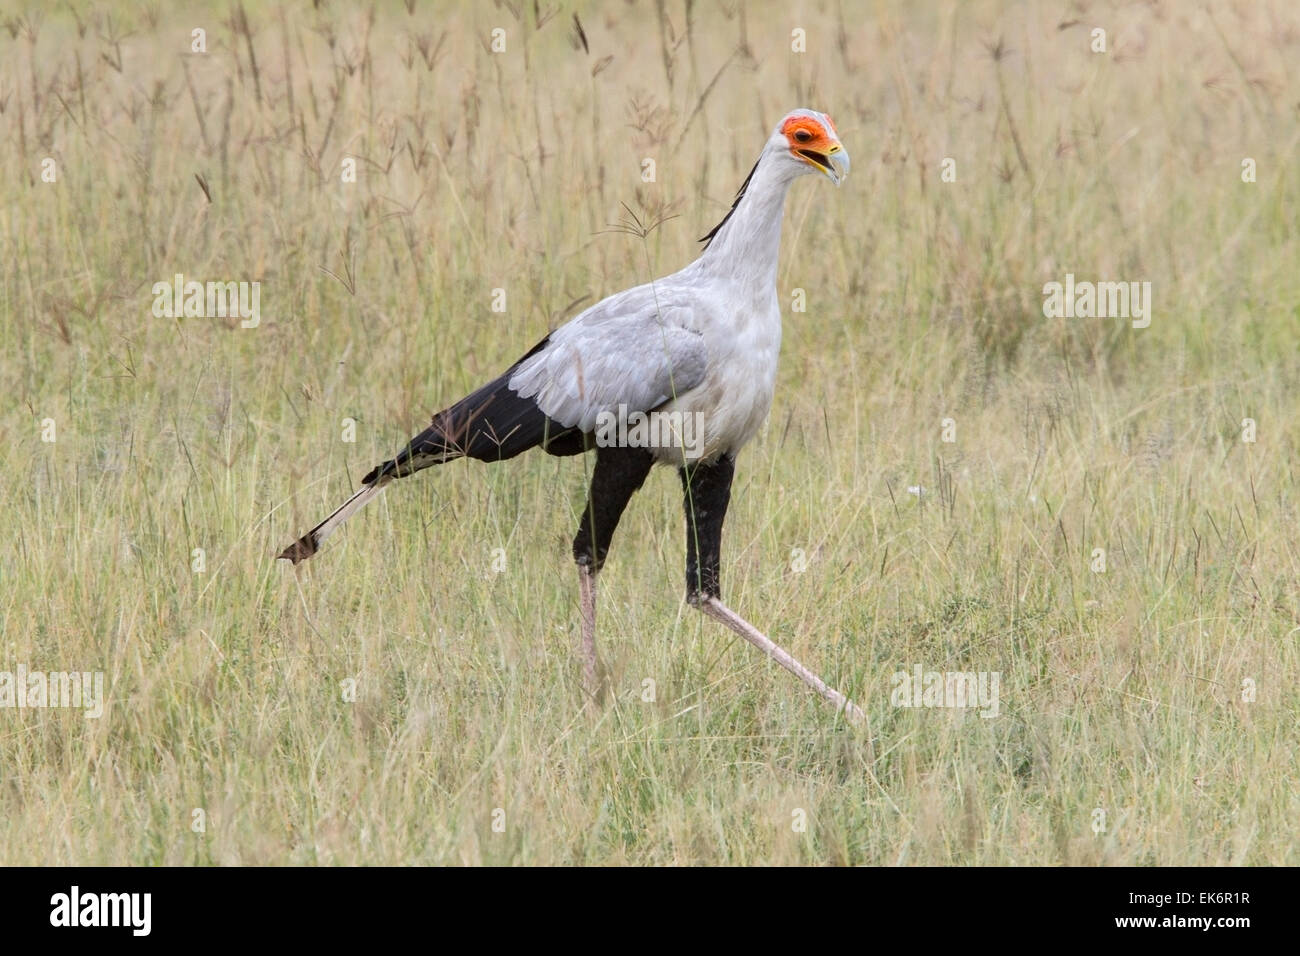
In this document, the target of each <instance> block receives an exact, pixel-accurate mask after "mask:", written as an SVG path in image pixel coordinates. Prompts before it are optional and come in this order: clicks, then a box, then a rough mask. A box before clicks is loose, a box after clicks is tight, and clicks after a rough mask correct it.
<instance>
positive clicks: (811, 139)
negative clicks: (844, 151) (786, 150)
mask: <svg viewBox="0 0 1300 956" xmlns="http://www.w3.org/2000/svg"><path fill="white" fill-rule="evenodd" d="M826 120H827V122H828V123H829V124H830V127H831V128H830V131H829V132H828V131H827V130H826V127H824V126H823V125H822V124H821V123H820V122H819V121H818V120H816V119H814V118H813V117H811V116H792V117H791V118H790V119H788V120H786V121H785V124H784V125H783V126H782V127H781V132H782V133H783V134H784V135H785V138H786V140H787V141H788V142H789V143H790V152H792V153H794V154H795V155H796V156H798V157H800V158H801V159H802V160H803V161H804V162H807V163H811V164H812V165H814V166H818V167H820V168H822V169H825V168H827V166H828V165H829V163H828V162H827V157H828V156H829V155H830V154H831V153H835V152H838V151H839V150H840V149H841V146H840V144H839V138H838V136H837V135H836V133H835V124H834V123H833V122H831V119H830V117H829V116H828V117H826Z"/></svg>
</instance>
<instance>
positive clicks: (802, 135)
mask: <svg viewBox="0 0 1300 956" xmlns="http://www.w3.org/2000/svg"><path fill="white" fill-rule="evenodd" d="M794 138H795V139H797V140H798V141H799V142H801V143H806V142H808V140H810V139H812V133H810V132H808V131H807V130H806V129H801V130H799V131H798V132H797V133H795V134H794Z"/></svg>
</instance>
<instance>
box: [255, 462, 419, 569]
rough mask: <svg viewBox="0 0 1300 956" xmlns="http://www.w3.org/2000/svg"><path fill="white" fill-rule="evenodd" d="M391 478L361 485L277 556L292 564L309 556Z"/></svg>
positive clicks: (368, 501)
mask: <svg viewBox="0 0 1300 956" xmlns="http://www.w3.org/2000/svg"><path fill="white" fill-rule="evenodd" d="M392 480H393V479H392V477H391V476H385V477H383V478H380V479H378V480H377V481H375V482H374V484H370V485H362V486H361V487H360V488H359V489H357V491H356V493H355V494H354V495H353V496H352V497H351V498H349V499H348V500H347V501H345V502H343V504H341V505H339V507H338V510H337V511H335V512H334V513H333V514H332V515H330V516H329V517H328V518H326V519H325V520H324V521H322V522H321V523H320V524H318V525H317V526H316V527H314V528H312V529H311V530H310V531H308V532H307V533H306V534H305V535H303V536H302V537H301V538H299V539H298V540H297V541H295V542H294V543H293V544H291V545H289V547H287V548H285V549H284V550H283V551H281V552H280V553H279V555H277V558H283V559H284V560H286V561H292V562H293V563H294V564H297V563H298V562H299V561H305V560H307V559H308V558H310V557H311V556H312V555H313V554H315V553H316V552H317V550H318V549H319V548H320V546H321V542H322V541H324V540H325V539H326V538H327V537H329V536H330V535H331V534H332V533H333V532H334V530H335V529H336V528H337V527H338V526H339V525H341V524H342V523H343V522H345V521H347V520H348V518H350V517H352V516H353V515H354V514H356V513H357V512H358V511H360V510H361V509H362V508H364V507H365V506H366V505H367V504H369V503H370V499H371V498H374V497H375V496H376V495H378V494H379V493H380V492H381V491H383V490H384V486H385V485H387V484H388V483H389V482H391V481H392Z"/></svg>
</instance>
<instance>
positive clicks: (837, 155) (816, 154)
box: [799, 143, 849, 186]
mask: <svg viewBox="0 0 1300 956" xmlns="http://www.w3.org/2000/svg"><path fill="white" fill-rule="evenodd" d="M799 155H800V156H802V157H803V158H804V160H805V161H806V162H807V163H809V164H810V165H812V166H816V167H817V168H818V169H820V170H821V171H822V172H823V173H825V174H826V177H827V178H828V179H829V180H830V181H831V182H833V183H834V184H835V185H836V186H838V185H839V184H840V183H842V182H844V180H845V178H846V177H847V176H848V175H849V154H848V151H847V150H846V149H845V148H844V147H843V146H841V145H840V144H839V143H835V144H833V145H832V146H831V148H830V149H828V150H827V151H826V152H824V153H823V152H820V151H818V150H815V149H801V150H799Z"/></svg>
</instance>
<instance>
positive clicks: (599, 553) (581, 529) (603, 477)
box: [573, 448, 654, 699]
mask: <svg viewBox="0 0 1300 956" xmlns="http://www.w3.org/2000/svg"><path fill="white" fill-rule="evenodd" d="M653 464H654V457H653V456H652V455H651V454H650V452H649V451H647V450H646V449H644V448H599V449H597V451H596V467H595V468H593V469H592V473H591V492H590V493H589V494H588V496H587V507H586V509H585V510H584V511H583V514H582V523H581V524H579V525H578V534H577V536H576V537H575V538H574V539H573V559H574V560H575V561H576V562H577V563H578V593H579V596H580V598H581V603H582V655H583V661H582V678H583V680H582V682H583V689H584V690H586V692H587V695H588V696H589V697H591V698H593V699H599V698H600V696H601V694H602V691H603V686H602V684H601V682H600V679H599V677H598V674H597V661H596V575H597V574H598V573H599V572H600V569H601V567H602V566H603V565H604V563H605V555H607V554H608V553H609V544H610V541H611V540H613V537H614V529H615V528H617V527H618V520H619V518H621V517H622V516H623V509H624V508H626V507H627V503H628V501H629V500H630V499H631V498H632V495H633V494H635V493H636V490H637V489H638V488H640V487H641V485H642V484H643V483H644V482H645V479H646V476H647V475H648V474H650V468H651V466H652V465H653Z"/></svg>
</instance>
